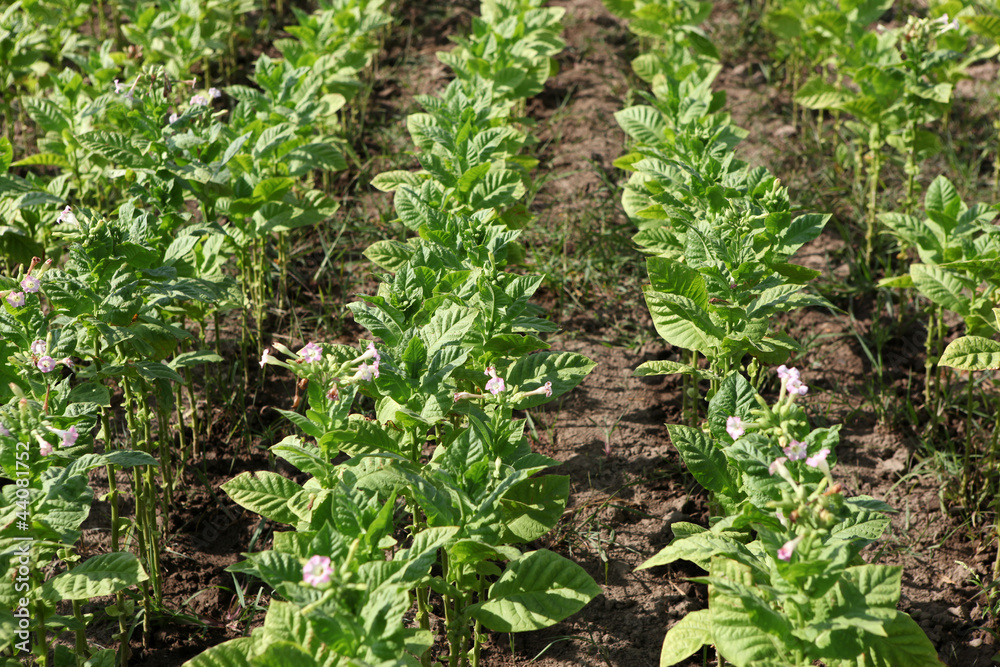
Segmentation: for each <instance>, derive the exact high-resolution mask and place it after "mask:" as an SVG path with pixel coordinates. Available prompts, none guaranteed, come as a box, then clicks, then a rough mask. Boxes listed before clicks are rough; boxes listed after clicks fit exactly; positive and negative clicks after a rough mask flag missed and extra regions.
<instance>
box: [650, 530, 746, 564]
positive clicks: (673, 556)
mask: <svg viewBox="0 0 1000 667" xmlns="http://www.w3.org/2000/svg"><path fill="white" fill-rule="evenodd" d="M719 555H723V556H726V557H729V558H733V559H737V560H739V561H748V560H752V559H753V558H754V557H753V556H752V555H751V554H750V552H749V551H748V550H747V548H746V547H745V546H743V545H742V544H740V543H739V542H737V541H736V540H733V539H731V538H728V537H725V536H724V535H719V534H717V533H713V532H711V531H707V530H703V531H702V532H699V533H692V534H689V535H687V536H685V537H677V538H676V539H674V541H672V542H671V543H670V544H668V545H667V546H665V547H664V548H663V549H661V550H660V551H659V552H658V553H657V554H656V555H655V556H653V557H652V558H650V559H649V560H647V561H645V562H644V563H643V564H642V565H640V566H639V567H637V568H636V570H645V569H648V568H651V567H659V566H661V565H669V564H670V563H673V562H675V561H678V560H686V561H690V562H692V563H694V564H695V565H697V566H698V567H700V568H702V569H703V570H708V569H709V568H710V567H711V562H712V557H713V556H719Z"/></svg>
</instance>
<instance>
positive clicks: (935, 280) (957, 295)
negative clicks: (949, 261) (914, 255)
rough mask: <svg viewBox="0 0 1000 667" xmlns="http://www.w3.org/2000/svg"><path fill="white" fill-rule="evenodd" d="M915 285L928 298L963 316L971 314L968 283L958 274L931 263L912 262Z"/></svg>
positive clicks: (911, 268) (911, 274)
mask: <svg viewBox="0 0 1000 667" xmlns="http://www.w3.org/2000/svg"><path fill="white" fill-rule="evenodd" d="M910 277H912V278H913V284H914V286H915V287H916V288H917V289H918V290H919V291H920V293H921V294H923V295H924V296H926V297H927V298H928V299H930V300H931V301H933V302H934V303H936V304H937V305H939V306H941V307H942V308H947V309H948V310H950V311H953V312H956V313H958V314H959V315H961V316H962V317H967V316H968V315H969V297H968V296H967V295H966V293H965V289H966V287H967V285H966V284H965V282H963V281H962V280H961V279H960V278H959V277H958V276H957V275H956V274H954V273H952V272H950V271H948V270H947V269H942V268H941V267H939V266H933V265H930V264H911V265H910Z"/></svg>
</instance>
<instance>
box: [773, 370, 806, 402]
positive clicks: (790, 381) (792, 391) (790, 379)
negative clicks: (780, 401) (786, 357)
mask: <svg viewBox="0 0 1000 667" xmlns="http://www.w3.org/2000/svg"><path fill="white" fill-rule="evenodd" d="M778 377H779V378H781V392H782V394H784V393H787V394H788V395H789V396H793V397H794V396H805V395H806V393H808V391H809V387H807V386H806V385H805V384H803V382H802V380H801V379H799V370H798V369H797V368H788V367H787V366H785V365H784V364H782V365H781V366H778Z"/></svg>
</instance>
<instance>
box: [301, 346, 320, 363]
mask: <svg viewBox="0 0 1000 667" xmlns="http://www.w3.org/2000/svg"><path fill="white" fill-rule="evenodd" d="M299 356H300V357H302V361H304V362H306V363H307V364H311V363H313V362H314V361H319V360H320V359H322V358H323V348H322V347H320V346H319V345H317V344H316V343H312V342H310V343H306V346H305V347H303V348H302V349H301V350H299Z"/></svg>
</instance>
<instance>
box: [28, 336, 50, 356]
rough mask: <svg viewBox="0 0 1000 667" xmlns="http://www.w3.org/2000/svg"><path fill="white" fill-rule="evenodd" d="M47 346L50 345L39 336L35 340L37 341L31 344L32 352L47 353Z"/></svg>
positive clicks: (36, 353) (37, 353) (36, 354)
mask: <svg viewBox="0 0 1000 667" xmlns="http://www.w3.org/2000/svg"><path fill="white" fill-rule="evenodd" d="M47 347H48V346H47V345H46V344H45V341H44V340H42V339H41V338H38V339H36V340H35V342H33V343H32V344H31V353H32V354H34V355H35V356H39V355H42V354H45V350H46V348H47Z"/></svg>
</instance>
